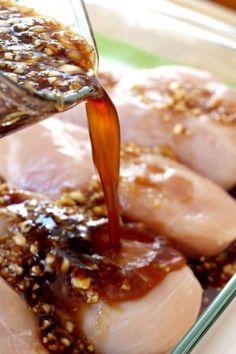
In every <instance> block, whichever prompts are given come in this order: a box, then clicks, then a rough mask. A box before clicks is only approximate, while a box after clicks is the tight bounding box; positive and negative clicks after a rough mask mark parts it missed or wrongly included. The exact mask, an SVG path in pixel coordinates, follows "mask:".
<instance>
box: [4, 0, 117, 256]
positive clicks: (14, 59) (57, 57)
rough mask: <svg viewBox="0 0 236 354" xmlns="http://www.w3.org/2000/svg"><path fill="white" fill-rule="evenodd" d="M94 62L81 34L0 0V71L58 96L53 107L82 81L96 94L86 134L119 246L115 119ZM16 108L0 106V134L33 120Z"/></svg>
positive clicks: (31, 88) (112, 233)
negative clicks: (89, 139) (3, 108)
mask: <svg viewBox="0 0 236 354" xmlns="http://www.w3.org/2000/svg"><path fill="white" fill-rule="evenodd" d="M94 62H95V53H94V49H93V48H92V47H91V46H90V45H89V44H88V43H87V42H86V41H85V39H84V38H83V37H82V36H80V35H78V34H77V33H74V32H72V31H71V30H70V29H69V28H67V27H65V26H63V25H62V24H61V23H59V22H58V21H56V20H54V19H52V18H50V17H46V16H44V15H43V16H42V15H40V14H38V13H37V12H35V11H34V10H33V9H29V8H27V7H23V6H19V5H17V4H16V3H13V2H11V1H8V0H1V1H0V71H1V73H2V74H4V75H5V76H7V77H8V78H10V79H11V80H13V81H15V82H16V83H17V84H18V85H19V86H21V87H23V88H24V89H26V90H27V91H28V92H29V93H31V94H33V93H34V94H35V93H40V95H44V96H45V95H49V94H52V95H54V96H56V97H58V100H59V101H58V103H57V104H55V111H57V110H60V109H61V110H63V109H65V108H68V107H67V106H64V103H63V102H64V101H63V100H64V95H65V94H67V95H68V93H70V92H76V91H77V90H79V89H81V88H83V87H85V86H86V87H91V89H92V90H93V91H94V92H95V93H96V94H94V96H93V95H92V96H91V97H90V98H88V99H87V102H86V108H87V116H88V123H89V133H90V137H91V143H92V148H93V149H92V150H93V159H94V163H95V165H96V167H97V169H98V172H99V175H100V178H101V181H102V186H103V191H104V195H105V201H106V204H107V208H108V219H109V235H110V247H111V248H112V249H113V250H118V249H119V210H118V198H117V187H118V179H119V161H120V129H119V121H118V116H117V112H116V109H115V107H114V105H113V104H112V102H111V100H110V98H109V97H108V95H107V94H106V92H105V90H104V89H103V88H102V86H101V85H100V84H99V82H98V81H97V79H96V78H95V76H94V75H93V69H94V65H95V64H94ZM55 102H56V101H55ZM60 102H61V107H60V104H59V103H60ZM18 113H19V112H18V110H17V109H16V107H9V110H8V111H7V112H6V111H4V118H3V119H4V120H6V122H7V124H6V126H5V125H4V124H1V112H0V136H3V135H6V134H9V133H10V132H11V131H13V130H16V129H18V128H21V127H22V126H24V125H25V124H26V125H29V124H30V123H32V122H36V121H37V119H36V117H33V120H32V117H31V118H29V117H28V116H27V115H26V117H25V118H23V116H22V114H23V113H24V112H20V116H19V117H17V114H18ZM39 115H40V114H39ZM18 118H19V119H18ZM42 118H43V114H42ZM25 122H26V123H25ZM78 173H79V171H78Z"/></svg>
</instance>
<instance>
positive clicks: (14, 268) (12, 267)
mask: <svg viewBox="0 0 236 354" xmlns="http://www.w3.org/2000/svg"><path fill="white" fill-rule="evenodd" d="M9 269H10V270H11V271H12V272H14V273H16V274H17V275H21V274H22V273H23V268H22V267H20V266H19V265H18V264H10V265H9Z"/></svg>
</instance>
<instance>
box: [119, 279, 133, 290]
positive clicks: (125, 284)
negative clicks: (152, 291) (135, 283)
mask: <svg viewBox="0 0 236 354" xmlns="http://www.w3.org/2000/svg"><path fill="white" fill-rule="evenodd" d="M120 288H121V290H125V291H129V290H130V288H131V287H130V283H129V282H128V280H127V279H125V280H124V281H123V283H122V285H121V287H120Z"/></svg>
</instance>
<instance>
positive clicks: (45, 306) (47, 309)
mask: <svg viewBox="0 0 236 354" xmlns="http://www.w3.org/2000/svg"><path fill="white" fill-rule="evenodd" d="M42 309H43V311H44V312H46V313H49V312H50V311H51V306H50V305H49V304H46V303H44V304H42Z"/></svg>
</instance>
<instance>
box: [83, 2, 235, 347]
mask: <svg viewBox="0 0 236 354" xmlns="http://www.w3.org/2000/svg"><path fill="white" fill-rule="evenodd" d="M183 3H185V4H187V6H188V7H186V6H185V7H184V6H182V4H183ZM86 5H87V9H88V12H89V15H90V18H91V22H92V24H93V28H94V31H95V36H96V39H97V44H98V50H99V53H100V66H101V67H103V68H106V64H107V63H108V62H112V63H113V64H118V65H119V67H120V66H124V67H129V69H130V70H131V69H137V68H152V67H155V66H158V65H163V64H164V65H165V64H181V65H188V66H193V67H195V68H200V69H204V70H207V71H210V72H211V73H212V74H213V75H214V76H215V77H216V78H218V79H219V80H221V81H223V82H225V83H227V84H229V85H232V86H235V85H236V70H235V63H236V27H235V26H234V24H233V23H234V16H235V15H234V14H233V13H232V12H228V11H226V10H225V11H224V10H223V9H222V8H218V7H216V6H215V5H210V4H209V5H207V4H206V3H204V2H199V3H198V2H197V1H194V0H193V1H185V0H182V1H181V0H176V1H165V0H159V1H158V2H157V1H156V2H155V1H152V0H145V3H144V2H137V1H135V2H134V1H132V0H130V1H127V0H125V1H123V0H120V1H119V2H117V1H111V0H99V1H94V0H87V1H86ZM173 29H174V30H173ZM235 297H236V276H235V277H232V278H231V280H230V281H229V283H228V284H227V285H226V286H225V288H224V289H223V290H222V291H221V292H220V293H219V295H218V297H217V298H216V299H215V300H214V301H213V302H212V303H211V305H210V306H209V307H208V308H207V309H206V310H205V312H204V313H203V314H202V315H201V316H200V318H199V319H198V321H197V322H196V323H195V325H194V326H193V327H192V329H191V330H190V331H189V332H188V334H187V335H186V336H185V337H184V338H183V340H182V341H181V342H180V343H179V345H178V346H177V347H176V348H175V349H174V350H173V352H172V353H173V354H187V353H190V352H192V353H195V354H197V353H199V354H200V353H201V354H220V353H222V352H223V351H224V352H225V353H226V354H231V353H232V354H233V353H235V352H236V340H235V336H234V335H232V333H231V334H229V333H228V327H229V325H230V326H231V328H232V327H234V328H235V326H236V319H235V320H234V323H233V322H232V321H233V319H232V318H231V323H230V324H229V323H227V318H229V314H230V313H233V311H234V312H236V299H235ZM231 317H232V316H231ZM235 318H236V316H235ZM219 329H220V330H219ZM208 330H209V331H208ZM227 335H228V339H227ZM214 337H215V339H214ZM216 337H218V341H217V340H216ZM227 340H228V347H227V345H226V346H225V343H227ZM209 343H210V345H209ZM211 343H212V344H211ZM219 343H221V345H219Z"/></svg>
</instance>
